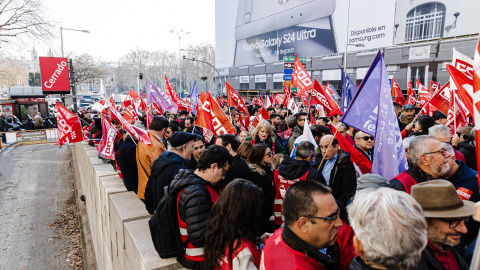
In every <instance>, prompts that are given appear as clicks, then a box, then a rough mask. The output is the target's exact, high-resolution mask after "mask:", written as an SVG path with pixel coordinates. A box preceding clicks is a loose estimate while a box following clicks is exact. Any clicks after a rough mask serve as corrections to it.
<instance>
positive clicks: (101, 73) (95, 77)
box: [73, 53, 109, 84]
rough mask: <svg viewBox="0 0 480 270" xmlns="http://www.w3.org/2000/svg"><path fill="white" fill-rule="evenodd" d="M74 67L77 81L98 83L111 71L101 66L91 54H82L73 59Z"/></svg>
mask: <svg viewBox="0 0 480 270" xmlns="http://www.w3.org/2000/svg"><path fill="white" fill-rule="evenodd" d="M73 69H74V71H75V83H77V84H79V83H96V82H99V80H100V79H101V78H103V77H106V76H107V75H108V74H109V73H108V72H107V70H105V69H103V68H100V65H99V64H98V63H97V62H96V61H95V60H94V59H93V57H92V56H91V55H90V54H87V53H85V54H82V55H80V56H77V57H75V58H74V59H73Z"/></svg>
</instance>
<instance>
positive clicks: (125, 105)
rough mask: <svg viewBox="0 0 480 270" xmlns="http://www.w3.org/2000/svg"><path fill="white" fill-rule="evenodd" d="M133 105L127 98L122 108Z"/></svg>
mask: <svg viewBox="0 0 480 270" xmlns="http://www.w3.org/2000/svg"><path fill="white" fill-rule="evenodd" d="M131 104H132V100H131V99H130V98H129V96H127V97H126V98H125V99H124V100H123V102H122V108H127V107H128V106H130V105H131Z"/></svg>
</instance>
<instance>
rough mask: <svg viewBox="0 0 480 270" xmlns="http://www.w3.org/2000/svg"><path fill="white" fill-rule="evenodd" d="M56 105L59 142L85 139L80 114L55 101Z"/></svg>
mask: <svg viewBox="0 0 480 270" xmlns="http://www.w3.org/2000/svg"><path fill="white" fill-rule="evenodd" d="M55 106H56V108H57V126H58V141H59V144H60V145H62V144H65V143H74V142H81V141H83V132H82V125H81V124H80V119H78V116H77V115H76V114H74V113H73V112H71V111H69V110H68V109H67V108H65V107H63V106H62V104H60V103H58V102H56V103H55Z"/></svg>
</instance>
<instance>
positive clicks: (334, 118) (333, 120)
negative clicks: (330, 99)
mask: <svg viewBox="0 0 480 270" xmlns="http://www.w3.org/2000/svg"><path fill="white" fill-rule="evenodd" d="M342 116H343V112H342V111H341V110H340V109H339V108H335V109H333V110H331V111H330V113H329V114H328V118H330V124H327V125H326V127H327V128H328V129H330V131H332V126H335V125H336V124H337V123H338V122H339V121H340V118H342Z"/></svg>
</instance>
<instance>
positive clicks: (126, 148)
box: [117, 136, 138, 193]
mask: <svg viewBox="0 0 480 270" xmlns="http://www.w3.org/2000/svg"><path fill="white" fill-rule="evenodd" d="M135 143H136V142H135V141H133V139H132V138H131V137H130V136H128V137H127V138H126V139H125V140H124V141H123V143H122V145H121V146H120V149H119V150H118V154H117V164H118V167H120V171H121V172H122V178H123V184H124V185H125V187H126V188H127V190H128V191H134V192H135V193H137V189H138V170H137V158H136V152H137V145H136V144H135Z"/></svg>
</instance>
